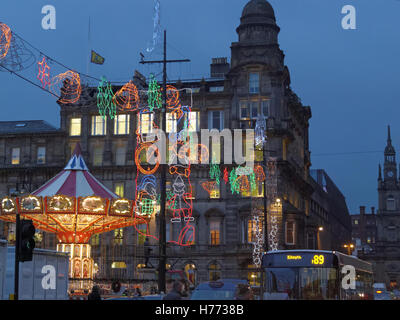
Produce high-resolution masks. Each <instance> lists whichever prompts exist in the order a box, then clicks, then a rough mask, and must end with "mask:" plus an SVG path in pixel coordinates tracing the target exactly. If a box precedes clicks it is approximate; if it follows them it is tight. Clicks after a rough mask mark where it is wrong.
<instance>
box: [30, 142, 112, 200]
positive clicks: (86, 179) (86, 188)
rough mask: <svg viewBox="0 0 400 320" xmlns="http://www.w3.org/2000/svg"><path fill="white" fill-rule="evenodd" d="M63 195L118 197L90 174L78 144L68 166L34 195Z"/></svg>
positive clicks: (33, 193)
mask: <svg viewBox="0 0 400 320" xmlns="http://www.w3.org/2000/svg"><path fill="white" fill-rule="evenodd" d="M58 194H62V195H65V196H69V197H87V196H92V195H95V196H98V197H102V198H106V199H115V198H118V196H117V195H116V194H115V193H113V192H111V191H110V190H108V189H107V188H106V187H105V186H104V185H103V184H101V183H100V182H99V181H98V180H97V179H96V178H95V177H94V176H93V175H92V174H91V173H90V172H89V169H88V167H87V166H86V163H85V160H83V157H82V153H81V148H80V145H79V143H77V144H76V147H75V150H74V152H73V155H72V158H71V159H70V160H69V162H68V164H67V165H66V167H65V168H64V170H63V171H61V172H60V173H59V174H57V175H56V176H55V177H54V178H52V179H51V180H50V181H48V182H47V183H45V184H44V185H43V186H41V187H40V188H39V189H37V190H36V191H34V192H32V195H35V196H41V197H49V196H55V195H58Z"/></svg>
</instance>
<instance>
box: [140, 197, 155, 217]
mask: <svg viewBox="0 0 400 320" xmlns="http://www.w3.org/2000/svg"><path fill="white" fill-rule="evenodd" d="M154 202H155V201H154V200H153V199H142V203H141V205H142V214H143V215H148V216H151V215H152V214H153V213H154Z"/></svg>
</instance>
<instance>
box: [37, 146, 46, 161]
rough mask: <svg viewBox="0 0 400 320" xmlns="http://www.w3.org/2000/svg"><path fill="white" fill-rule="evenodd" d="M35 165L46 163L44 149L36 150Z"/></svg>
mask: <svg viewBox="0 0 400 320" xmlns="http://www.w3.org/2000/svg"><path fill="white" fill-rule="evenodd" d="M37 163H38V164H43V163H46V147H39V148H38V149H37Z"/></svg>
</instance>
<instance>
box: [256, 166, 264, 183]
mask: <svg viewBox="0 0 400 320" xmlns="http://www.w3.org/2000/svg"><path fill="white" fill-rule="evenodd" d="M254 175H255V179H256V181H258V182H262V181H265V173H264V168H263V167H262V166H260V165H256V166H255V167H254Z"/></svg>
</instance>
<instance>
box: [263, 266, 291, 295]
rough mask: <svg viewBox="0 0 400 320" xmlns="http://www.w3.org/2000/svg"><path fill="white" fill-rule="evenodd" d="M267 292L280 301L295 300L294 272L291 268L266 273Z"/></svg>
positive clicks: (274, 269)
mask: <svg viewBox="0 0 400 320" xmlns="http://www.w3.org/2000/svg"><path fill="white" fill-rule="evenodd" d="M266 279H267V291H268V292H269V293H270V294H273V295H276V296H280V299H296V296H297V281H296V270H295V269H292V268H273V269H269V270H268V271H267V277H266Z"/></svg>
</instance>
